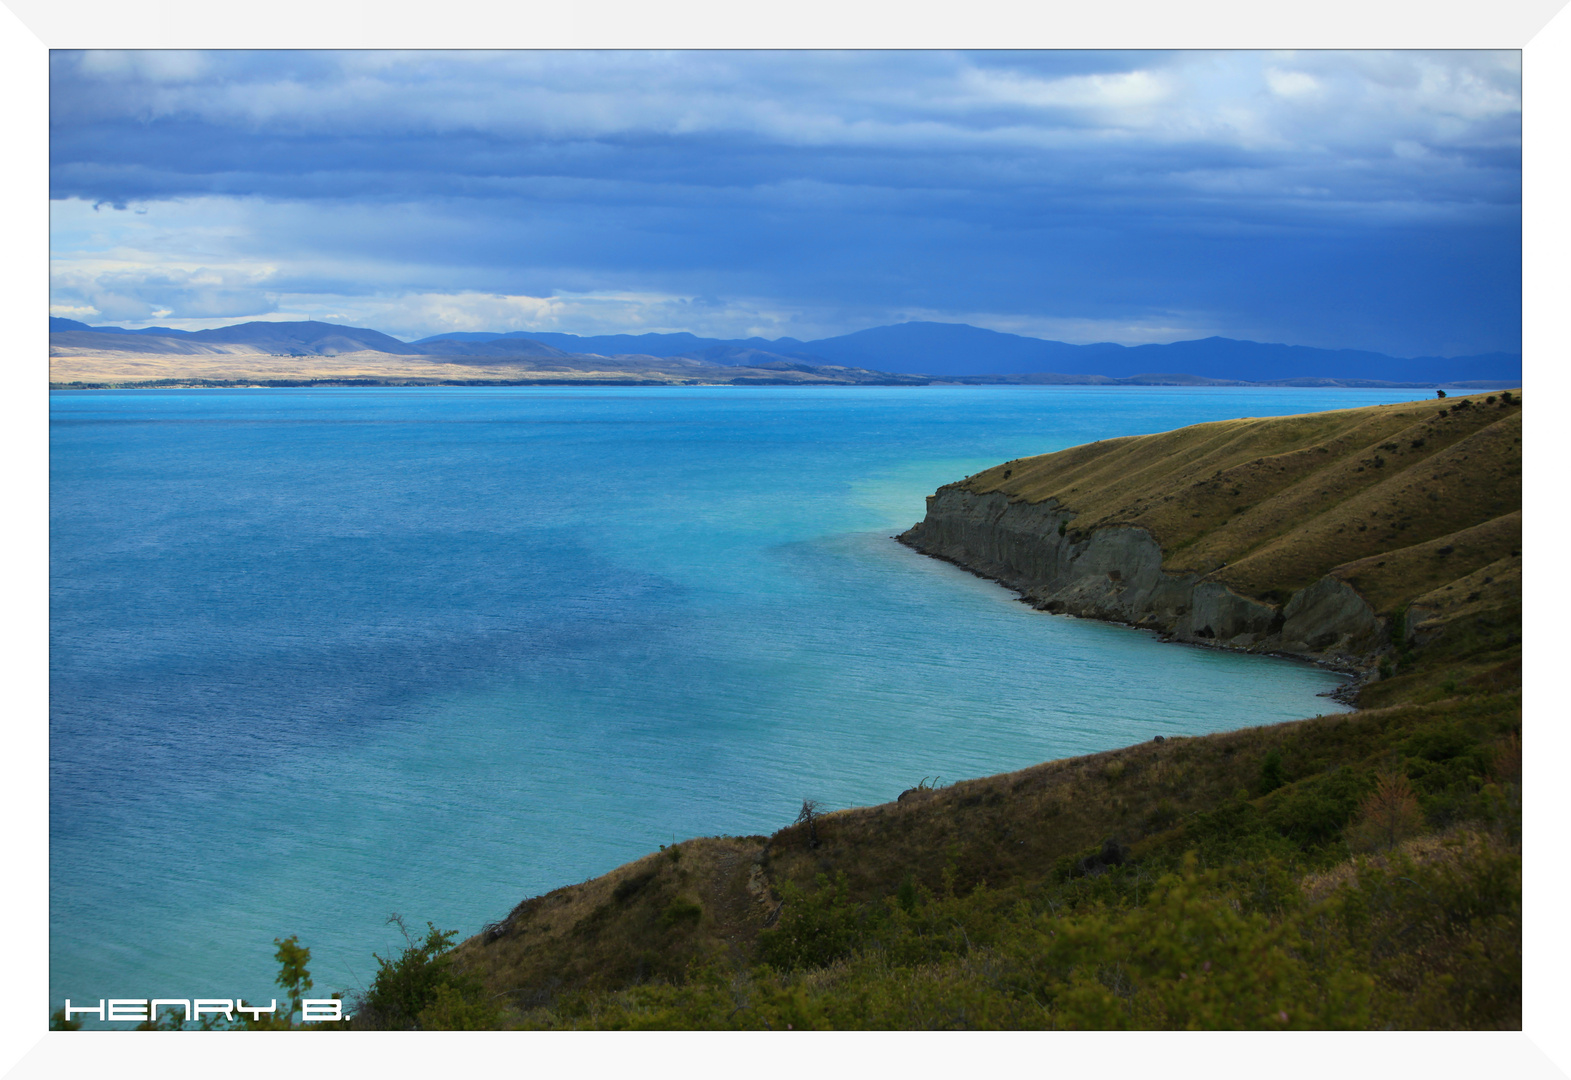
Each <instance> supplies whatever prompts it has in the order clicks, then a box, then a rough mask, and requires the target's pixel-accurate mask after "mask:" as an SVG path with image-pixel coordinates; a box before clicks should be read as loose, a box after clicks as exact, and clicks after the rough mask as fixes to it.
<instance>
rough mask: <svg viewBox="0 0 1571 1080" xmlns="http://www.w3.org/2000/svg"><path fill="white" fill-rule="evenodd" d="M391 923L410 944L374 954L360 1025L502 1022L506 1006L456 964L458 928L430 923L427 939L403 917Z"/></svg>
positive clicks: (403, 1027) (465, 1026) (468, 1026)
mask: <svg viewBox="0 0 1571 1080" xmlns="http://www.w3.org/2000/svg"><path fill="white" fill-rule="evenodd" d="M388 922H389V923H391V924H392V925H395V926H397V927H398V929H399V931H400V932H401V933H402V934H403V936H404V942H405V948H404V950H403V951H402V952H401V953H399V955H398V956H397V957H395V958H388V957H383V956H380V955H377V954H375V953H373V954H372V955H373V956H374V957H375V959H376V963H377V972H376V978H375V979H374V980H373V981H372V983H371V988H370V989H369V990H367V991H366V993H365V995H364V997H363V998H362V999H361V1000H360V1002H359V1004H358V1006H357V1008H356V1010H355V1013H356V1016H355V1019H356V1026H357V1027H368V1028H376V1029H382V1030H394V1031H407V1030H415V1029H422V1028H423V1029H427V1030H429V1029H431V1028H446V1027H447V1025H458V1026H457V1027H454V1028H452V1030H461V1031H466V1030H473V1029H476V1028H490V1027H498V1026H500V1024H501V1012H500V1009H499V1008H498V1007H497V1006H495V1005H494V1004H492V1003H491V1000H490V998H489V997H488V996H487V995H486V993H485V988H484V986H483V985H482V984H481V982H480V979H479V978H478V977H477V976H475V975H474V974H472V973H470V972H466V971H461V970H459V969H458V968H457V967H456V966H455V965H454V963H453V958H452V956H451V955H450V954H451V951H452V948H453V938H455V937H456V936H458V931H456V930H438V929H437V928H436V926H435V925H434V924H432V923H429V922H428V923H426V935H425V938H424V939H423V940H416V939H415V938H414V937H412V936H411V935H410V933H409V931H408V929H407V928H406V927H405V926H404V921H403V919H401V918H400V917H399V916H397V915H393V916H391V917H390V918H389V919H388Z"/></svg>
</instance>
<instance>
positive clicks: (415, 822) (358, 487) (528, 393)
mask: <svg viewBox="0 0 1571 1080" xmlns="http://www.w3.org/2000/svg"><path fill="white" fill-rule="evenodd" d="M1427 396H1429V392H1426V391H1401V390H1344V389H1328V390H1319V389H1317V390H1307V389H1253V388H1251V389H1242V388H1160V387H1117V388H1105V387H955V388H942V387H926V388H904V387H889V388H883V387H860V388H838V387H836V388H828V387H826V388H788V387H756V388H753V387H749V388H738V387H691V388H620V387H618V388H577V387H574V388H555V387H553V388H538V387H508V388H472V387H461V388H460V387H434V388H386V389H359V388H356V389H309V390H307V389H301V390H293V389H290V390H269V389H245V390H233V391H227V390H169V391H147V390H141V391H75V392H72V391H64V392H59V391H57V392H55V393H53V394H51V406H52V425H51V445H50V450H51V461H50V468H51V482H50V484H51V486H50V494H51V505H50V522H51V565H50V575H51V579H50V588H51V620H50V645H51V652H50V679H51V700H50V789H49V806H50V930H51V938H50V981H51V988H50V998H51V1002H50V1008H51V1009H53V1008H56V1007H58V1006H59V1004H60V1002H61V1000H62V999H63V998H66V997H71V998H72V999H73V1000H74V1001H76V1002H80V1001H81V1000H82V999H90V1000H93V1001H95V1002H96V1001H97V999H99V998H111V997H123V998H147V997H176V998H181V997H193V996H200V997H231V996H236V995H240V996H244V997H245V998H246V999H247V1000H254V999H256V998H261V999H262V1000H263V1001H265V1000H267V998H268V997H269V996H272V995H275V994H276V993H277V991H276V988H274V987H273V984H272V979H273V975H274V974H275V972H276V964H275V963H274V961H273V959H272V952H273V939H274V938H276V937H284V936H288V935H291V934H296V935H299V937H300V940H301V942H302V943H303V944H305V945H307V946H309V947H310V948H311V950H312V957H313V959H312V963H311V970H312V974H313V976H314V978H315V981H316V990H317V991H319V992H323V993H326V992H329V991H331V990H333V989H348V990H354V989H356V988H359V987H363V986H364V985H366V984H367V983H369V981H370V979H371V977H372V975H373V974H374V972H375V963H374V961H373V960H372V957H371V952H372V950H373V949H375V950H378V951H381V952H383V953H384V955H385V954H386V952H387V950H388V949H390V948H393V947H394V946H395V945H396V944H399V943H401V939H399V938H397V937H396V935H395V934H394V933H393V931H391V930H390V928H388V927H387V926H386V925H385V920H386V917H387V916H388V915H389V914H390V913H392V912H398V913H401V914H402V915H403V916H405V918H406V919H407V920H408V921H409V923H410V925H411V926H419V927H423V925H424V923H425V921H426V920H432V921H434V922H435V923H436V925H437V926H438V927H441V928H452V929H457V930H458V931H460V935H461V936H467V935H468V934H470V933H473V932H474V931H476V930H477V929H479V928H480V926H481V925H483V924H484V923H486V922H489V921H491V920H493V919H497V918H500V917H501V916H503V915H505V914H506V913H507V912H508V910H509V909H511V908H512V907H513V906H514V905H515V904H516V903H518V901H520V900H522V899H523V898H525V897H526V896H531V895H535V894H538V893H541V892H545V891H548V890H550V889H552V888H555V887H557V886H559V885H564V884H568V883H571V882H575V881H582V880H584V879H586V878H589V877H593V876H596V875H598V874H601V873H604V872H605V871H607V870H609V869H611V868H612V867H614V866H617V865H619V864H620V863H623V862H626V861H629V860H631V859H634V858H637V857H639V856H641V855H643V854H645V853H646V852H649V851H652V850H654V849H655V848H656V847H657V845H659V844H662V843H670V842H672V841H673V840H681V839H684V838H687V837H692V836H699V835H716V834H723V833H725V834H733V835H747V834H752V833H767V832H772V831H774V830H776V829H778V828H781V827H782V826H784V825H787V824H789V823H790V822H791V820H792V819H793V818H794V817H795V815H796V813H797V810H798V808H799V807H800V805H801V802H802V800H803V799H805V798H807V799H815V800H817V801H819V802H820V803H821V804H822V805H823V806H824V807H825V808H826V809H833V808H838V807H844V806H853V805H866V804H872V803H878V802H885V801H888V800H891V799H893V798H894V797H895V796H896V795H898V794H899V793H900V791H901V790H903V789H904V788H907V787H911V786H913V785H915V784H916V783H917V782H918V781H920V780H922V779H923V778H924V777H928V778H931V777H941V778H942V780H941V782H943V783H947V782H949V781H952V780H957V779H962V778H966V777H974V776H982V775H987V774H990V773H996V772H1002V771H1006V770H1011V769H1017V768H1020V767H1023V766H1026V765H1030V764H1033V763H1035V762H1039V761H1045V760H1049V759H1052V758H1057V757H1063V756H1066V755H1072V754H1081V753H1087V752H1091V751H1096V750H1102V749H1107V748H1111V747H1116V746H1123V745H1128V744H1130V743H1134V742H1139V741H1144V740H1148V739H1150V738H1152V737H1153V736H1155V735H1174V734H1199V733H1205V732H1209V731H1216V730H1223V729H1229V728H1236V727H1242V726H1247V725H1253V724H1263V723H1273V722H1277V721H1283V720H1290V719H1295V718H1299V717H1303V716H1310V715H1314V714H1316V713H1326V712H1333V711H1339V710H1340V708H1341V707H1340V706H1338V705H1336V704H1335V703H1333V702H1332V701H1330V700H1329V699H1328V698H1325V697H1323V696H1319V695H1322V694H1324V693H1325V692H1327V691H1329V690H1331V689H1332V688H1334V687H1335V686H1336V685H1337V684H1338V683H1339V681H1340V678H1341V677H1340V676H1337V675H1335V674H1333V673H1330V672H1327V671H1325V670H1322V669H1320V668H1317V667H1315V666H1312V665H1309V664H1304V663H1296V662H1291V661H1284V660H1277V659H1272V658H1266V657H1254V656H1243V655H1234V654H1227V653H1222V652H1216V651H1210V650H1205V649H1198V648H1193V647H1187V646H1180V645H1174V644H1165V643H1161V642H1158V641H1157V640H1156V639H1155V638H1154V637H1153V636H1152V635H1150V634H1148V633H1144V632H1140V631H1135V630H1131V629H1126V628H1122V627H1116V626H1109V625H1103V624H1099V623H1095V622H1090V621H1082V620H1075V619H1070V618H1065V617H1059V616H1051V615H1047V614H1044V613H1041V612H1037V611H1033V610H1031V609H1030V608H1028V607H1027V606H1026V605H1024V604H1021V603H1018V602H1016V601H1015V600H1014V599H1013V594H1011V593H1009V592H1007V591H1005V590H1004V589H1002V588H1000V587H999V586H997V585H995V584H993V583H991V582H987V581H983V580H980V579H978V578H975V577H973V576H971V575H969V574H967V573H965V572H963V571H961V570H959V569H957V568H955V567H953V566H951V565H948V564H946V563H941V562H938V561H936V560H932V559H928V558H925V557H923V556H921V555H918V554H916V553H914V552H912V551H910V550H909V549H907V548H905V547H903V546H901V545H899V544H897V543H895V542H894V541H893V540H892V539H891V538H890V537H891V536H892V534H894V533H896V532H900V531H903V530H904V529H906V528H908V527H909V526H910V525H911V524H912V523H914V522H915V521H917V520H918V519H919V518H920V517H921V516H922V513H923V499H924V497H925V496H926V495H928V494H931V493H932V491H933V490H934V489H935V488H936V487H938V486H939V485H940V484H943V483H947V482H949V481H952V480H956V479H960V478H961V477H964V476H966V475H967V474H969V473H973V472H976V471H978V470H980V469H982V468H985V467H987V466H989V465H992V464H996V463H997V462H1000V461H1004V460H1008V459H1011V458H1016V457H1021V456H1025V455H1029V454H1036V453H1044V452H1047V451H1051V450H1057V449H1062V448H1064V447H1067V446H1071V445H1075V444H1078V443H1083V442H1088V441H1092V440H1096V439H1103V438H1108V437H1111V436H1118V435H1131V434H1142V433H1146V432H1154V431H1161V430H1166V429H1169V428H1173V427H1178V426H1181V425H1184V424H1190V423H1196V422H1200V421H1205V420H1219V419H1226V418H1230V417H1235V416H1266V415H1281V414H1287V413H1297V412H1309V411H1315V410H1322V409H1331V408H1350V407H1355V406H1363V405H1371V404H1376V403H1380V402H1390V401H1402V400H1413V399H1416V398H1422V397H1427Z"/></svg>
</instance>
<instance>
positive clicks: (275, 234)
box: [50, 52, 1522, 355]
mask: <svg viewBox="0 0 1571 1080" xmlns="http://www.w3.org/2000/svg"><path fill="white" fill-rule="evenodd" d="M1521 104H1522V103H1521V65H1520V56H1519V54H1518V53H1515V52H1495V53H1480V52H1442V53H1389V52H1354V53H1328V52H1298V53H1252V52H1220V53H1196V52H1181V53H1157V52H1135V53H1092V52H1069V53H1051V52H1049V53H1008V52H986V53H945V52H893V53H868V52H851V53H791V52H690V53H680V52H679V53H638V52H611V53H590V52H544V53H531V52H504V53H485V52H462V53H418V52H416V53H385V52H304V53H287V52H252V53H248V52H216V53H189V52H130V53H99V52H55V53H53V54H52V57H51V103H50V111H51V140H50V154H51V168H50V182H51V188H52V196H53V200H54V201H53V203H52V217H51V246H52V249H53V254H52V295H51V304H52V307H51V311H52V313H53V314H56V315H64V316H67V317H70V318H76V319H82V320H84V321H87V322H90V323H95V324H107V323H112V324H118V325H124V326H132V327H140V326H148V325H164V326H176V327H182V328H186V329H196V328H200V327H206V326H219V325H225V324H228V323H232V322H239V321H242V320H246V319H253V318H266V319H286V318H315V319H322V320H327V321H333V322H344V323H350V324H354V325H360V326H371V327H375V328H377V329H380V330H384V331H386V332H388V333H392V334H394V335H396V336H399V337H402V338H406V339H412V338H416V337H421V336H424V335H427V334H433V333H441V332H445V331H449V330H504V331H505V330H530V329H535V330H561V331H567V332H571V333H581V334H592V333H616V332H632V333H639V332H643V331H647V330H659V331H670V330H689V331H692V332H694V333H698V334H703V335H709V336H719V337H746V336H751V335H755V334H756V335H762V336H764V337H770V338H773V337H779V336H783V335H789V336H793V337H797V338H802V339H811V338H815V337H824V336H829V335H833V334H840V333H846V332H849V331H853V330H858V329H862V328H865V327H869V326H877V325H882V324H887V323H893V322H901V321H905V320H907V319H933V320H940V321H954V322H969V323H972V324H974V325H979V326H987V327H991V328H994V329H998V330H1008V331H1013V332H1016V333H1024V334H1032V335H1035V336H1040V337H1049V338H1055V339H1059V340H1064V341H1072V342H1088V341H1119V342H1124V343H1127V344H1135V343H1139V342H1146V341H1173V340H1179V339H1184V338H1193V337H1202V336H1206V335H1209V334H1223V335H1226V336H1229V337H1241V338H1252V339H1255V340H1262V341H1282V342H1288V343H1292V344H1304V345H1317V346H1324V347H1355V348H1368V349H1375V350H1379V351H1383V352H1389V353H1393V354H1396V355H1419V354H1442V355H1457V354H1465V353H1475V352H1485V351H1493V350H1509V351H1516V350H1519V349H1520V348H1521V318H1520V302H1521V267H1520V262H1521V187H1522V174H1521V137H1520V132H1521Z"/></svg>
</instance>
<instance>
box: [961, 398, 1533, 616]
mask: <svg viewBox="0 0 1571 1080" xmlns="http://www.w3.org/2000/svg"><path fill="white" fill-rule="evenodd" d="M1521 405H1522V398H1521V394H1520V392H1515V393H1513V392H1510V391H1505V392H1502V393H1501V394H1498V395H1496V394H1489V395H1484V394H1476V395H1471V396H1469V397H1461V398H1450V399H1447V400H1444V401H1441V400H1436V401H1427V402H1419V403H1414V404H1402V405H1380V406H1375V407H1372V408H1363V409H1345V410H1340V411H1336V412H1327V413H1311V414H1307V415H1303V416H1285V417H1270V418H1266V419H1252V418H1251V419H1242V420H1227V421H1222V422H1219V423H1211V424H1198V425H1195V426H1193V427H1187V428H1180V429H1178V430H1176V431H1170V432H1164V433H1161V434H1157V435H1142V436H1134V437H1130V438H1124V439H1111V440H1106V441H1103V442H1098V443H1091V444H1088V445H1086V446H1077V447H1073V448H1071V449H1068V450H1062V451H1059V452H1058V453H1055V454H1044V455H1041V456H1039V457H1031V458H1021V459H1019V460H1018V461H1012V462H1006V463H1004V464H1002V465H998V466H994V467H993V468H991V469H988V470H986V471H984V472H981V473H978V474H977V475H975V476H973V477H970V478H969V479H967V480H965V481H963V482H962V486H964V487H965V488H967V489H969V490H971V491H973V492H976V493H977V494H985V493H987V492H992V491H998V492H1002V493H1004V494H1006V495H1008V496H1009V497H1010V498H1011V499H1015V500H1023V501H1026V502H1041V501H1043V500H1045V499H1055V500H1057V501H1058V503H1059V504H1060V505H1062V506H1063V507H1065V508H1066V509H1068V510H1071V511H1073V512H1074V513H1075V514H1076V517H1075V519H1074V527H1075V528H1076V529H1078V530H1080V531H1081V532H1089V531H1091V530H1093V529H1097V528H1102V527H1107V526H1118V525H1125V526H1138V527H1141V528H1144V529H1146V530H1148V531H1149V532H1150V533H1151V534H1152V536H1153V537H1155V538H1156V540H1157V542H1158V543H1159V544H1160V545H1161V546H1162V550H1163V554H1164V562H1163V568H1164V569H1165V570H1167V571H1168V572H1170V573H1174V574H1178V573H1197V574H1205V575H1211V577H1212V578H1213V579H1214V580H1218V581H1221V582H1223V583H1224V584H1226V585H1228V586H1230V587H1231V588H1233V589H1234V591H1236V592H1238V593H1241V594H1243V595H1245V596H1252V597H1256V598H1259V599H1263V600H1267V601H1269V602H1274V603H1282V602H1283V601H1285V600H1286V599H1287V596H1288V595H1289V594H1291V593H1292V592H1293V591H1295V590H1297V589H1300V588H1303V587H1304V586H1306V585H1309V584H1311V583H1313V582H1314V581H1316V580H1318V579H1319V578H1321V577H1323V576H1324V575H1326V574H1328V573H1335V574H1337V575H1338V576H1339V577H1343V578H1344V579H1347V580H1349V581H1350V583H1353V584H1354V587H1355V588H1358V589H1359V590H1360V592H1362V593H1363V594H1364V596H1365V597H1366V599H1369V600H1370V602H1371V606H1373V607H1374V608H1375V609H1376V610H1377V611H1391V610H1394V609H1395V608H1396V607H1397V606H1399V605H1400V604H1403V603H1406V602H1409V601H1412V600H1414V599H1416V598H1417V597H1418V595H1420V593H1422V592H1427V591H1429V590H1428V589H1427V588H1424V589H1418V588H1417V585H1418V579H1417V578H1410V577H1409V573H1410V572H1411V571H1412V570H1413V569H1415V566H1416V563H1415V562H1414V561H1413V560H1412V559H1405V557H1404V559H1405V561H1401V560H1399V561H1400V566H1397V565H1392V566H1391V567H1390V569H1389V570H1387V569H1386V567H1384V566H1381V565H1379V564H1380V562H1381V560H1382V559H1385V560H1387V561H1388V562H1389V553H1392V552H1397V551H1400V550H1402V549H1409V548H1412V547H1414V546H1415V545H1424V544H1432V547H1431V548H1428V549H1426V551H1425V554H1424V556H1420V555H1419V553H1414V554H1413V559H1418V558H1420V557H1427V554H1428V552H1432V551H1435V550H1439V549H1444V548H1447V547H1450V548H1452V549H1453V550H1450V551H1446V553H1445V556H1443V557H1440V558H1441V559H1442V560H1443V561H1442V562H1433V563H1432V564H1431V565H1429V566H1428V567H1427V568H1426V570H1425V576H1424V580H1425V581H1430V582H1431V583H1432V584H1431V587H1433V586H1435V585H1440V584H1444V583H1445V582H1450V581H1455V580H1456V579H1458V578H1460V577H1463V576H1465V575H1467V574H1470V573H1472V572H1473V571H1474V570H1477V569H1478V568H1480V567H1481V566H1483V565H1485V564H1487V563H1490V562H1493V561H1495V560H1496V559H1499V558H1503V557H1508V556H1509V555H1510V553H1511V552H1512V551H1518V552H1519V551H1520V546H1521V544H1520V527H1521V516H1520V511H1521V506H1522V468H1521V456H1522V427H1521V425H1522V415H1521ZM1497 519H1498V520H1497ZM1491 523H1493V524H1491ZM1371 560H1372V561H1371ZM1381 571H1385V572H1381ZM1448 575H1449V576H1448ZM1355 579H1356V580H1355ZM1415 590H1416V591H1415Z"/></svg>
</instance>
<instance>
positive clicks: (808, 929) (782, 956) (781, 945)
mask: <svg viewBox="0 0 1571 1080" xmlns="http://www.w3.org/2000/svg"><path fill="white" fill-rule="evenodd" d="M781 892H782V894H783V901H784V904H783V906H782V907H781V909H780V921H779V922H778V923H777V924H776V925H775V926H773V927H771V928H769V929H767V930H763V931H761V932H760V933H759V935H758V958H759V959H760V960H762V961H763V962H764V963H766V964H768V965H770V966H771V967H774V968H779V969H781V970H783V971H789V970H792V969H794V968H812V967H823V966H824V965H826V964H831V963H833V962H834V961H836V960H839V959H841V958H843V957H846V956H850V955H851V952H852V950H853V949H855V948H856V946H857V943H858V938H859V936H860V934H859V928H858V925H857V924H858V921H859V920H858V914H859V912H858V909H857V908H856V907H855V906H854V905H853V904H851V902H850V900H849V899H848V894H849V892H850V888H849V886H848V885H847V883H846V876H845V874H844V873H843V872H842V873H840V874H837V875H836V876H835V883H834V885H833V886H832V887H831V886H830V883H829V878H828V876H827V875H825V874H819V875H818V888H817V889H815V890H814V891H813V892H811V893H804V892H802V891H801V890H800V889H798V888H797V887H796V886H795V884H793V883H792V882H789V881H787V882H785V883H784V885H782V887H781Z"/></svg>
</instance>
